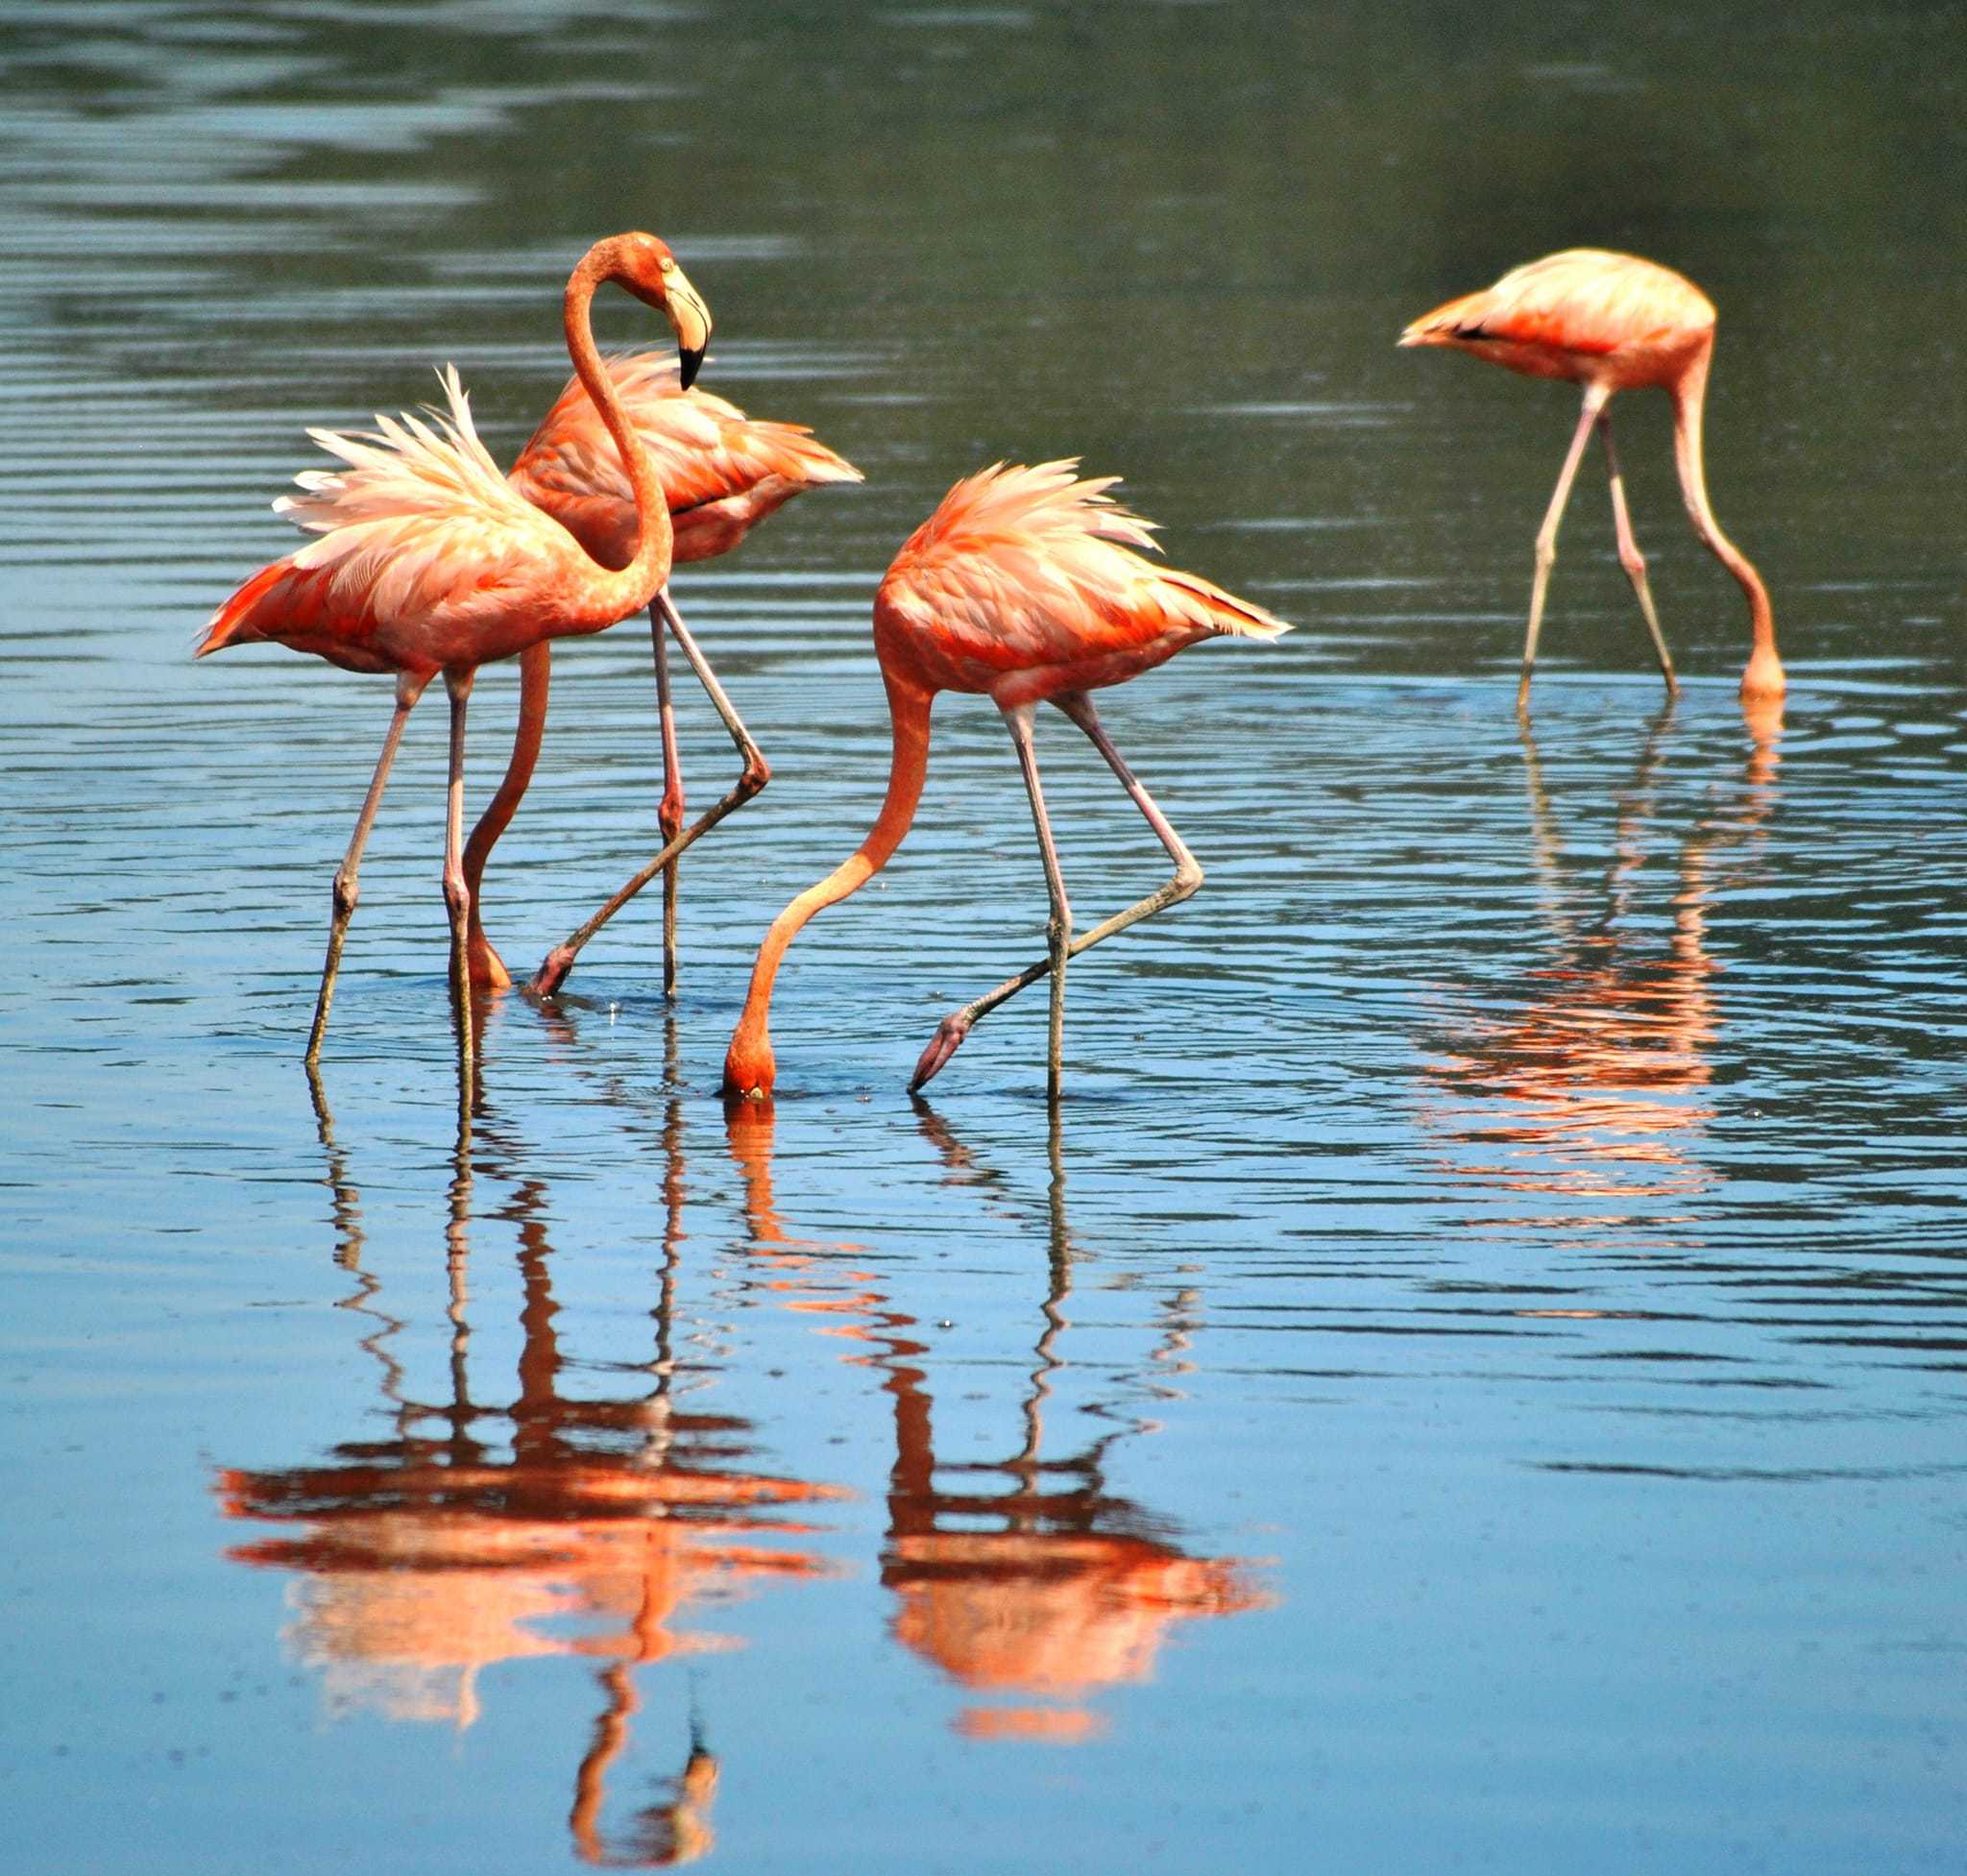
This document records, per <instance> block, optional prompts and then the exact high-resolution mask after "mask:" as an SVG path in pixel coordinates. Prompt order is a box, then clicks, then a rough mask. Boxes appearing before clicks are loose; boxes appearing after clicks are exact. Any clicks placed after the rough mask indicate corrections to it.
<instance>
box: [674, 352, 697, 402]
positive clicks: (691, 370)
mask: <svg viewBox="0 0 1967 1876" xmlns="http://www.w3.org/2000/svg"><path fill="white" fill-rule="evenodd" d="M676 355H677V357H678V358H679V359H680V360H681V361H682V363H681V372H680V376H681V378H682V380H683V388H684V389H685V390H686V391H687V390H689V389H690V387H691V386H692V384H694V383H695V382H696V375H697V373H698V371H700V370H701V369H702V366H703V351H702V349H701V348H700V347H699V348H698V349H697V350H696V351H694V352H692V350H691V349H690V348H689V347H688V346H687V345H679V346H678V347H677V348H676Z"/></svg>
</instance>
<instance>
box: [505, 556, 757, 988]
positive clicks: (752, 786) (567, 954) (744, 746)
mask: <svg viewBox="0 0 1967 1876" xmlns="http://www.w3.org/2000/svg"><path fill="white" fill-rule="evenodd" d="M656 604H657V605H659V606H661V607H662V609H663V618H664V621H665V622H666V623H667V624H668V628H669V631H670V634H671V635H672V636H673V637H674V638H675V641H676V643H677V645H678V646H679V647H680V648H681V650H682V652H683V655H684V656H685V657H686V658H688V659H689V660H690V668H691V670H693V671H695V672H696V677H697V682H698V683H700V684H701V685H702V686H703V688H704V692H705V694H707V695H708V696H709V698H710V700H711V703H712V705H713V706H714V707H715V708H716V713H717V715H718V716H719V717H720V718H721V719H723V723H724V727H725V728H726V729H727V730H729V731H730V733H731V740H732V742H734V743H736V744H737V745H738V753H739V754H740V755H741V756H742V757H743V758H744V767H743V770H742V772H741V774H740V775H739V777H738V780H737V782H736V783H735V784H734V786H733V787H732V789H731V791H730V792H729V793H728V794H726V795H724V797H723V798H722V799H721V800H719V801H718V802H717V803H716V806H715V807H713V808H712V809H711V811H710V812H709V813H708V814H706V815H705V816H703V817H702V818H701V819H700V820H697V821H695V822H694V823H692V825H691V826H689V827H687V828H685V829H684V830H683V832H682V833H680V834H678V835H676V836H674V837H673V838H672V839H670V840H669V841H667V842H666V843H665V844H664V846H663V850H662V851H661V852H660V853H658V854H657V855H656V857H655V858H654V859H653V860H651V861H650V862H649V863H648V865H645V866H644V868H643V869H642V871H641V872H639V873H637V874H636V875H635V877H634V878H633V879H631V880H629V881H628V883H627V884H626V885H624V886H623V887H622V888H621V889H619V891H618V892H617V893H616V894H615V895H614V897H612V898H611V899H609V900H608V901H607V902H606V903H605V904H603V905H602V906H601V907H600V909H599V910H598V911H596V912H595V914H593V915H592V916H591V917H590V918H589V919H588V921H587V923H586V924H584V925H582V926H581V927H580V928H579V930H578V931H575V932H573V933H572V934H571V935H570V936H569V938H567V940H566V942H565V943H562V944H556V945H555V946H554V947H553V949H552V950H551V951H549V952H548V953H547V954H546V960H545V962H543V963H542V964H541V965H540V968H539V969H538V970H537V971H535V972H534V973H533V977H532V981H531V982H530V983H529V984H528V985H527V986H526V988H527V989H528V990H530V991H531V992H532V993H533V994H534V995H535V996H550V995H551V994H552V993H553V992H554V991H555V990H557V989H558V988H559V987H560V986H561V985H562V984H563V983H565V982H566V980H567V973H568V972H569V971H570V970H571V969H572V968H573V961H574V959H575V958H576V957H577V956H578V955H579V953H580V950H581V947H582V946H583V945H585V944H586V943H587V941H588V939H589V938H593V937H594V935H595V933H596V932H598V931H599V930H600V929H601V927H602V926H603V925H605V924H606V923H607V922H608V920H609V919H611V918H613V917H614V916H615V914H617V913H618V912H619V911H620V910H621V908H622V907H623V906H625V905H626V904H627V903H628V902H629V900H631V899H632V898H634V897H635V895H636V894H637V893H638V892H640V891H641V890H642V889H643V888H644V887H645V886H646V885H647V884H648V883H649V881H650V880H652V879H654V878H655V876H656V875H657V874H658V873H660V872H661V871H662V870H663V868H664V867H666V866H668V865H669V864H670V863H671V862H672V861H674V860H676V859H678V858H679V857H680V856H681V855H682V854H683V853H684V852H686V851H687V850H688V849H689V848H690V847H691V846H692V845H694V844H695V842H696V841H700V840H701V839H702V838H703V837H704V836H705V835H706V834H708V833H709V832H710V831H711V829H712V828H714V827H715V826H716V824H717V823H718V822H719V821H720V820H722V819H723V818H724V816H726V815H728V814H730V813H731V812H732V810H733V809H735V808H741V807H742V806H743V805H744V803H745V802H747V801H749V800H750V799H751V797H752V796H753V795H755V794H756V793H758V792H759V791H760V790H761V789H763V788H764V787H765V784H766V783H767V782H768V781H770V780H771V777H772V771H771V768H770V766H769V765H768V764H767V763H766V762H765V753H764V751H763V750H761V749H760V748H759V746H758V744H757V743H754V742H753V741H752V740H751V732H750V731H749V730H748V729H746V728H745V727H744V724H743V721H742V719H741V718H740V717H739V715H738V713H737V711H735V710H734V709H732V707H731V699H730V698H729V697H727V696H726V695H725V694H724V687H723V686H722V685H721V684H719V683H718V682H717V675H716V672H715V671H714V670H711V668H710V664H709V662H708V660H706V659H705V657H704V655H703V653H702V652H701V651H699V650H698V649H697V645H696V641H695V640H694V639H693V638H692V637H691V635H690V632H689V629H688V628H687V627H686V626H685V625H684V623H683V621H682V619H681V618H680V617H678V615H677V612H676V608H675V607H674V606H673V605H671V604H670V603H669V596H668V592H667V591H665V592H662V593H658V594H657V595H656Z"/></svg>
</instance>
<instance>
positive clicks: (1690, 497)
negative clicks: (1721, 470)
mask: <svg viewBox="0 0 1967 1876" xmlns="http://www.w3.org/2000/svg"><path fill="white" fill-rule="evenodd" d="M1713 356H1714V352H1713V340H1712V337H1711V338H1710V339H1709V341H1708V343H1707V344H1706V345H1705V346H1703V347H1702V349H1701V351H1700V353H1699V354H1698V355H1697V356H1696V357H1695V359H1694V361H1693V362H1692V363H1691V364H1690V365H1689V366H1688V369H1687V372H1686V373H1685V375H1684V376H1683V377H1682V378H1680V380H1679V381H1678V382H1677V383H1676V384H1675V385H1674V387H1673V459H1674V463H1675V465H1676V466H1677V467H1678V469H1679V470H1680V491H1681V496H1682V499H1684V500H1685V501H1686V503H1687V512H1688V520H1690V521H1691V522H1692V523H1693V524H1694V532H1695V533H1697V534H1698V535H1699V536H1700V537H1701V539H1702V540H1703V541H1705V542H1706V543H1707V544H1708V547H1709V548H1710V550H1711V551H1712V553H1713V555H1714V558H1715V559H1716V560H1718V561H1719V562H1720V563H1721V564H1722V566H1724V567H1726V568H1727V569H1728V571H1729V572H1730V573H1733V574H1734V575H1735V578H1736V584H1737V585H1739V586H1740V588H1741V590H1742V592H1743V593H1744V594H1745V595H1746V596H1747V598H1748V628H1749V637H1750V641H1751V643H1750V647H1749V660H1748V669H1747V670H1746V671H1745V672H1744V673H1743V676H1742V680H1741V687H1742V690H1743V692H1744V694H1750V695H1768V694H1780V693H1781V691H1782V689H1783V681H1784V680H1783V661H1782V660H1781V659H1780V658H1779V657H1778V656H1777V655H1776V614H1775V610H1774V608H1773V607H1771V605H1770V604H1769V589H1768V588H1767V587H1765V586H1764V585H1763V584H1762V576H1761V574H1760V573H1757V572H1756V570H1755V565H1754V563H1753V562H1752V561H1751V560H1750V559H1749V557H1748V555H1747V554H1745V553H1743V552H1742V550H1741V549H1740V548H1737V547H1736V545H1735V543H1734V542H1733V541H1731V540H1730V539H1729V538H1728V536H1727V535H1725V534H1724V533H1722V531H1721V524H1720V523H1719V522H1717V521H1716V520H1715V519H1714V510H1713V509H1712V507H1711V506H1710V505H1709V502H1708V478H1707V474H1706V471H1705V470H1704V468H1703V467H1702V462H1701V407H1702V404H1703V403H1704V402H1705V401H1706V399H1707V395H1708V367H1709V366H1710V364H1712V361H1713Z"/></svg>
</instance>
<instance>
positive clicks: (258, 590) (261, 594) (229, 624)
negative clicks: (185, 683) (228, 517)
mask: <svg viewBox="0 0 1967 1876" xmlns="http://www.w3.org/2000/svg"><path fill="white" fill-rule="evenodd" d="M292 571H293V562H292V561H291V560H276V561H275V562H274V563H273V565H272V566H271V567H262V568H261V569H260V570H259V572H258V573H255V574H254V575H253V577H252V578H251V579H250V580H248V581H247V582H246V584H245V585H244V586H242V587H241V588H240V589H239V590H238V592H236V593H235V594H233V595H232V597H231V598H230V599H228V600H227V601H226V603H225V604H224V605H222V606H221V607H220V608H219V609H218V611H217V612H215V613H213V614H212V616H211V617H210V618H209V619H208V620H206V624H205V636H204V637H203V638H202V639H200V640H199V642H198V646H197V649H196V650H194V651H193V652H192V654H191V655H192V656H193V657H194V658H206V657H209V656H210V655H211V653H213V652H214V651H223V650H224V649H225V648H226V646H229V645H251V644H253V643H254V642H255V640H257V639H261V638H263V637H264V636H265V634H264V633H262V632H261V631H260V629H259V627H258V625H257V624H256V623H255V620H254V614H255V612H256V611H257V610H258V607H259V602H260V601H261V600H262V599H264V598H265V597H266V596H267V595H268V594H269V593H271V592H272V591H273V590H274V589H275V588H276V587H277V586H279V584H280V582H281V581H282V580H284V579H285V578H286V577H287V575H288V574H289V573H291V572H292Z"/></svg>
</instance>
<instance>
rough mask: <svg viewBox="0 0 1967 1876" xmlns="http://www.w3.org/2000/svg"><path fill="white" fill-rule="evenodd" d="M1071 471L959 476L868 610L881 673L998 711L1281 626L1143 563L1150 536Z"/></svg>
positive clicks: (1202, 583)
mask: <svg viewBox="0 0 1967 1876" xmlns="http://www.w3.org/2000/svg"><path fill="white" fill-rule="evenodd" d="M1075 467H1076V464H1074V463H1071V462H1048V463H1040V464H1038V465H1037V466H1036V467H1035V468H1030V469H1027V468H1023V467H1013V468H1007V467H1005V466H1004V465H1003V464H1001V463H1000V464H996V465H994V466H993V467H991V468H989V469H986V470H983V472H981V473H980V474H978V475H971V476H968V477H966V478H965V479H964V480H963V481H960V482H959V483H958V484H957V485H956V487H955V488H953V489H951V490H950V492H949V494H948V495H946V496H945V497H944V498H943V499H942V501H941V502H940V503H939V504H938V506H937V507H936V510H935V513H934V514H933V515H931V516H930V518H929V519H928V520H927V521H926V522H924V523H923V524H922V525H921V526H920V527H918V528H917V529H916V530H915V532H914V533H913V534H911V536H910V537H909V538H908V540H907V541H906V542H904V543H903V546H902V549H901V551H900V552H899V553H898V554H896V555H895V557H894V560H893V562H892V563H891V564H890V565H889V567H888V570H887V573H886V576H885V577H884V578H883V580H882V582H881V587H880V590H879V592H878V593H877V594H876V596H875V601H874V633H875V646H876V649H877V651H878V652H879V653H880V655H881V659H882V665H883V669H884V670H887V671H891V672H899V673H902V674H905V675H907V676H908V677H909V678H910V679H911V682H912V683H913V684H914V685H915V686H916V688H918V689H920V690H923V691H927V692H930V693H932V694H933V693H935V692H937V691H970V692H981V693H983V694H984V695H987V696H988V697H989V698H990V699H991V701H992V702H994V703H995V704H996V705H997V706H998V708H999V709H1001V710H1010V709H1014V708H1016V707H1017V706H1018V705H1020V704H1024V703H1039V702H1046V701H1049V700H1050V699H1051V698H1053V697H1055V696H1057V695H1060V694H1066V693H1070V692H1079V691H1091V690H1099V689H1103V688H1104V687H1105V686H1106V685H1109V684H1119V683H1121V682H1123V681H1124V680H1126V679H1127V678H1129V677H1135V676H1138V675H1139V674H1140V673H1141V672H1142V671H1144V670H1153V668H1154V667H1155V666H1156V665H1158V664H1161V663H1164V662H1165V661H1166V660H1167V659H1169V658H1172V657H1173V656H1174V655H1175V654H1176V653H1177V652H1178V651H1180V650H1182V649H1183V648H1184V647H1185V646H1191V645H1195V644H1197V643H1198V642H1199V641H1201V640H1202V639H1205V638H1217V637H1221V636H1224V635H1230V636H1235V637H1244V638H1275V637H1276V636H1277V635H1278V634H1279V633H1280V632H1282V631H1284V630H1285V629H1286V628H1285V626H1284V625H1283V624H1282V623H1281V622H1280V621H1277V620H1275V619H1273V618H1272V617H1271V616H1270V614H1269V613H1267V612H1265V611H1264V610H1263V609H1262V608H1261V607H1258V606H1252V605H1250V604H1249V603H1248V602H1247V601H1245V600H1242V599H1238V598H1235V597H1232V596H1231V595H1230V594H1227V593H1226V592H1224V591H1223V589H1222V588H1221V587H1218V586H1212V585H1210V583H1209V582H1208V581H1207V580H1205V579H1202V578H1200V577H1199V576H1198V575H1196V574H1194V573H1178V572H1175V571H1173V570H1169V569H1164V568H1160V567H1156V566H1154V565H1153V563H1152V562H1151V561H1147V560H1143V559H1142V558H1141V556H1140V554H1139V553H1137V552H1135V551H1133V549H1134V548H1146V549H1148V550H1149V551H1150V552H1153V551H1156V550H1157V549H1156V548H1155V546H1154V539H1153V523H1152V522H1147V521H1143V520H1142V519H1141V518H1140V517H1139V516H1138V515H1135V514H1132V513H1130V512H1129V510H1128V509H1126V508H1123V507H1122V506H1121V505H1120V504H1119V503H1118V502H1116V501H1115V500H1114V499H1112V498H1111V497H1110V496H1109V495H1107V494H1106V493H1105V491H1106V490H1107V489H1109V488H1111V487H1112V486H1113V485H1114V484H1115V483H1116V482H1118V481H1119V479H1120V478H1119V477H1118V476H1117V475H1101V476H1095V477H1090V478H1088V479H1085V480H1080V479H1077V478H1076V477H1075V476H1074V474H1073V471H1074V469H1075Z"/></svg>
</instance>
